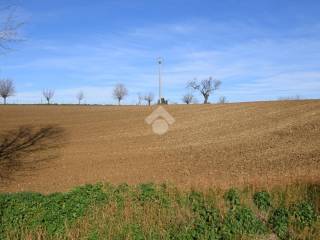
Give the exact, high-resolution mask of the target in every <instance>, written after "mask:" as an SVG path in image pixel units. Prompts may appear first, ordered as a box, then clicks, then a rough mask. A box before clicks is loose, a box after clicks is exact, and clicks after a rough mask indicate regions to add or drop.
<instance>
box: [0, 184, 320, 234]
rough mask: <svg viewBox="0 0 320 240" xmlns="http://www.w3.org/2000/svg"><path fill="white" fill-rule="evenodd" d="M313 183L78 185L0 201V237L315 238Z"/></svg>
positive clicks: (317, 195)
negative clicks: (220, 187) (221, 187)
mask: <svg viewBox="0 0 320 240" xmlns="http://www.w3.org/2000/svg"><path fill="white" fill-rule="evenodd" d="M319 210H320V185H316V184H309V185H308V184H304V185H302V184H300V185H291V186H286V187H280V188H277V189H272V190H269V191H267V190H265V189H253V188H250V187H248V188H246V189H230V190H228V191H222V190H218V189H217V190H208V191H205V192H200V191H196V190H190V191H181V190H178V189H177V188H175V187H172V186H167V185H154V184H150V183H149V184H141V185H138V186H128V185H126V184H122V185H119V186H113V185H109V184H96V185H86V186H82V187H78V188H75V189H74V190H72V191H70V192H67V193H54V194H50V195H42V194H39V193H13V194H1V195H0V239H91V240H94V239H257V238H258V237H263V236H268V235H270V234H274V235H277V236H278V238H279V239H320V217H319Z"/></svg>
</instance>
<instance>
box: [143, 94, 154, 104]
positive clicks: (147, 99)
mask: <svg viewBox="0 0 320 240" xmlns="http://www.w3.org/2000/svg"><path fill="white" fill-rule="evenodd" d="M153 99H154V95H153V93H152V92H149V93H148V94H146V95H145V96H144V100H146V101H147V103H148V106H150V105H151V103H152V101H153Z"/></svg>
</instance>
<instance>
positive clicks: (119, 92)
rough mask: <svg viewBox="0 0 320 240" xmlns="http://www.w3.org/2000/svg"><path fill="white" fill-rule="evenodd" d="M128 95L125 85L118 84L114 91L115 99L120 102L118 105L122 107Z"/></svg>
mask: <svg viewBox="0 0 320 240" xmlns="http://www.w3.org/2000/svg"><path fill="white" fill-rule="evenodd" d="M127 95H128V90H127V88H126V87H125V86H124V85H123V84H121V83H120V84H117V85H116V86H115V88H114V89H113V97H114V98H115V99H117V100H118V104H119V105H120V103H121V100H123V99H124V98H125V96H127Z"/></svg>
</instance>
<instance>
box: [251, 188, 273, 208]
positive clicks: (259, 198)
mask: <svg viewBox="0 0 320 240" xmlns="http://www.w3.org/2000/svg"><path fill="white" fill-rule="evenodd" d="M253 202H254V204H255V205H256V206H257V207H258V209H260V210H264V211H268V210H269V209H270V207H271V196H270V194H269V193H268V192H266V191H262V192H256V193H255V194H254V195H253Z"/></svg>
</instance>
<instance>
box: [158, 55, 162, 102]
mask: <svg viewBox="0 0 320 240" xmlns="http://www.w3.org/2000/svg"><path fill="white" fill-rule="evenodd" d="M158 64H159V104H161V99H162V89H161V88H162V82H161V64H162V58H160V57H159V58H158Z"/></svg>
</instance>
